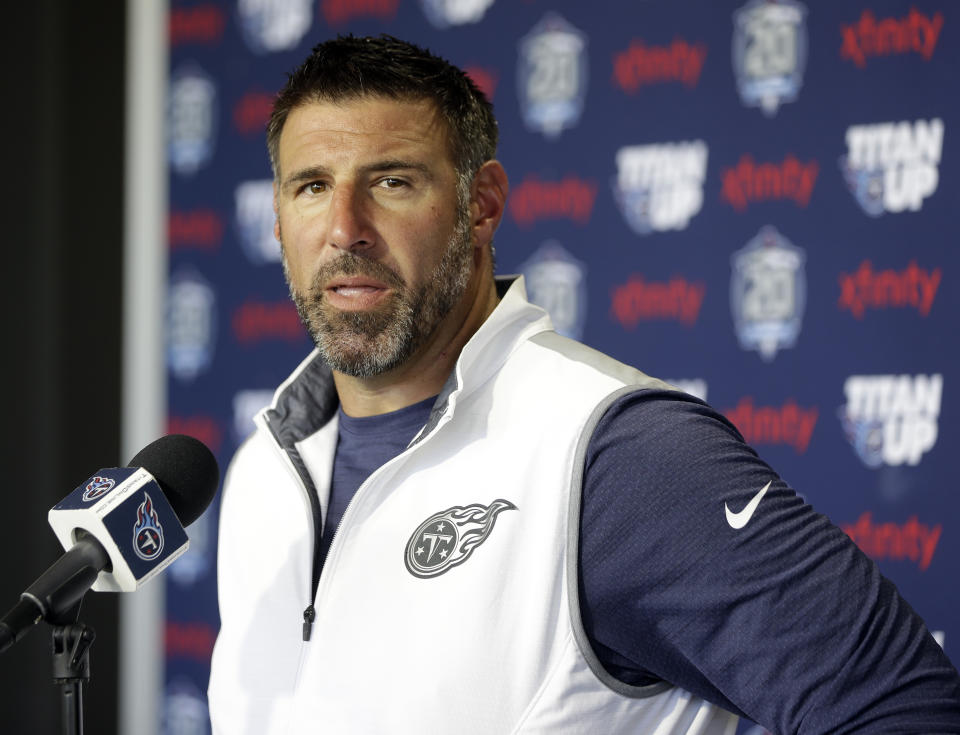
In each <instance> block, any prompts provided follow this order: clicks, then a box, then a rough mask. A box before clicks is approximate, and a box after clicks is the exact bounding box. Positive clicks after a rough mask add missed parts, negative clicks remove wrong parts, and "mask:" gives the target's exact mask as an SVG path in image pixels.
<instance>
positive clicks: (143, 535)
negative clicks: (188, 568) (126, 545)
mask: <svg viewBox="0 0 960 735" xmlns="http://www.w3.org/2000/svg"><path fill="white" fill-rule="evenodd" d="M143 497H144V501H143V502H142V503H140V507H139V508H137V522H136V523H135V524H134V526H133V550H134V551H135V552H136V554H137V556H139V557H140V558H141V559H143V560H144V561H153V560H154V559H156V558H157V557H159V556H160V552H161V551H163V526H161V525H160V518H159V517H158V516H157V511H156V509H155V508H154V507H153V501H152V500H151V499H150V496H149V495H148V494H147V493H144V494H143Z"/></svg>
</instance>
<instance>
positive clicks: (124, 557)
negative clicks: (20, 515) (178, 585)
mask: <svg viewBox="0 0 960 735" xmlns="http://www.w3.org/2000/svg"><path fill="white" fill-rule="evenodd" d="M47 520H48V521H49V523H50V526H51V528H53V531H54V533H55V534H56V535H57V538H58V539H59V540H60V543H61V544H63V548H64V549H66V550H69V549H70V548H71V547H72V546H73V545H74V544H76V542H77V541H78V540H79V539H80V538H81V537H82V536H83V535H90V536H93V537H94V538H96V539H97V541H99V542H100V543H101V544H102V545H103V547H104V549H106V551H107V553H108V554H109V556H110V564H111V567H112V569H110V570H107V569H104V570H103V571H101V572H100V574H99V575H97V581H96V582H95V583H94V585H93V589H94V590H95V591H97V592H133V591H134V590H136V589H137V588H138V587H140V586H141V585H143V584H145V583H146V582H147V581H149V580H150V579H151V578H153V576H154V575H156V574H159V573H160V572H161V571H162V570H163V569H165V568H166V567H167V566H169V565H170V564H171V563H172V562H173V561H175V560H176V559H177V557H179V556H180V555H181V554H183V553H184V552H185V551H186V550H187V549H188V548H189V545H190V540H189V539H188V537H187V533H186V531H185V530H184V529H183V526H182V525H181V523H180V520H179V519H178V518H177V515H176V513H175V512H174V510H173V508H172V507H171V505H170V502H169V501H168V500H167V498H166V497H165V496H164V494H163V491H162V490H161V489H160V486H159V485H158V484H157V482H156V480H154V478H153V476H152V475H151V474H150V473H149V472H147V471H146V470H145V469H143V468H142V467H110V468H106V469H101V470H98V471H97V472H96V473H95V474H94V475H93V476H92V477H90V478H89V479H88V480H87V481H86V482H84V483H83V484H82V485H80V486H79V487H77V488H76V489H75V490H74V491H73V492H71V493H70V494H69V495H67V497H65V498H64V499H63V500H61V501H60V502H59V503H57V504H56V505H55V506H54V507H53V508H51V510H50V512H49V514H48V516H47Z"/></svg>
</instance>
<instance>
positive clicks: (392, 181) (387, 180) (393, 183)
mask: <svg viewBox="0 0 960 735" xmlns="http://www.w3.org/2000/svg"><path fill="white" fill-rule="evenodd" d="M406 185H407V182H406V181H404V180H403V179H398V178H396V177H394V176H386V177H384V178H382V179H380V186H383V187H384V188H386V189H400V188H401V187H404V186H406Z"/></svg>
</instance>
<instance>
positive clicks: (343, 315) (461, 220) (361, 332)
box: [283, 211, 473, 378]
mask: <svg viewBox="0 0 960 735" xmlns="http://www.w3.org/2000/svg"><path fill="white" fill-rule="evenodd" d="M472 251H473V248H472V244H471V241H470V222H469V218H468V215H467V212H465V211H464V212H461V216H459V217H458V221H457V225H456V228H455V229H454V233H453V235H452V237H451V238H450V241H449V243H448V244H447V249H446V250H445V251H444V254H443V257H442V258H441V259H440V262H439V263H438V264H437V267H436V269H434V271H433V273H432V274H431V275H430V278H429V279H428V281H427V282H426V283H425V284H423V285H422V286H419V287H418V288H416V289H410V288H409V287H408V286H407V284H406V283H405V282H404V281H403V279H402V278H401V277H400V276H399V275H398V274H396V273H394V272H393V271H392V270H390V269H389V268H387V267H386V266H385V265H383V264H381V263H378V262H376V261H373V260H369V259H367V258H364V257H362V256H358V255H354V254H352V253H350V252H344V254H343V255H341V256H340V257H338V258H337V259H336V260H334V261H332V262H330V263H327V264H325V265H323V266H322V267H321V268H320V269H319V270H318V271H317V273H316V275H315V277H314V281H313V284H312V285H311V286H310V288H309V290H308V291H307V293H305V294H302V293H299V292H298V291H297V290H296V289H295V288H294V287H293V283H292V282H291V280H290V273H289V269H288V267H287V261H286V256H284V259H283V269H284V275H285V276H286V278H287V284H288V285H289V287H290V295H291V297H292V298H293V302H294V304H296V307H297V313H298V314H299V315H300V320H301V321H302V322H303V324H304V326H305V327H306V328H307V331H308V332H309V333H310V336H311V337H312V338H313V342H314V344H315V345H316V346H317V348H318V349H319V351H320V354H321V355H322V356H323V358H324V359H325V360H326V361H327V363H328V364H329V365H330V367H331V368H332V369H333V370H336V371H337V372H340V373H344V374H345V375H351V376H353V377H355V378H370V377H373V376H376V375H382V374H383V373H386V372H389V371H391V370H393V369H394V368H396V367H398V366H400V365H402V364H403V363H404V362H406V361H407V360H408V359H409V358H410V356H411V355H413V353H414V352H416V350H417V348H418V347H420V346H421V345H422V344H423V343H424V342H425V341H426V340H427V338H428V337H430V335H432V334H433V332H434V331H435V330H436V328H437V327H438V326H439V324H440V322H441V321H442V320H443V318H444V317H445V316H446V315H447V314H448V313H449V312H450V310H451V309H452V308H453V307H454V306H456V304H457V303H458V302H459V301H460V299H461V298H462V296H463V294H464V292H465V291H466V288H467V284H468V282H469V281H470V274H471V271H472V268H473V254H472ZM344 275H345V276H355V275H365V276H370V277H371V278H374V279H376V280H378V281H381V282H383V283H385V284H386V285H387V286H389V287H390V288H391V289H392V290H393V293H392V294H391V295H390V297H389V300H388V301H387V302H386V303H384V304H382V305H381V306H380V307H379V308H377V309H375V310H372V311H364V312H351V311H341V310H338V309H334V308H332V307H331V306H330V305H329V304H327V303H326V302H325V301H324V289H323V286H324V284H326V283H328V282H329V281H330V279H331V278H332V277H334V276H344Z"/></svg>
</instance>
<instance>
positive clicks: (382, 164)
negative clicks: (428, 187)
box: [360, 158, 433, 179]
mask: <svg viewBox="0 0 960 735" xmlns="http://www.w3.org/2000/svg"><path fill="white" fill-rule="evenodd" d="M360 170H361V171H362V172H363V173H381V172H387V171H416V172H417V173H420V174H423V175H424V176H426V177H427V178H430V179H432V178H433V171H431V170H430V167H429V166H427V164H425V163H422V162H421V161H408V160H404V159H402V158H392V159H388V160H386V161H376V162H374V163H371V164H369V165H367V166H362V167H361V168H360Z"/></svg>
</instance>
